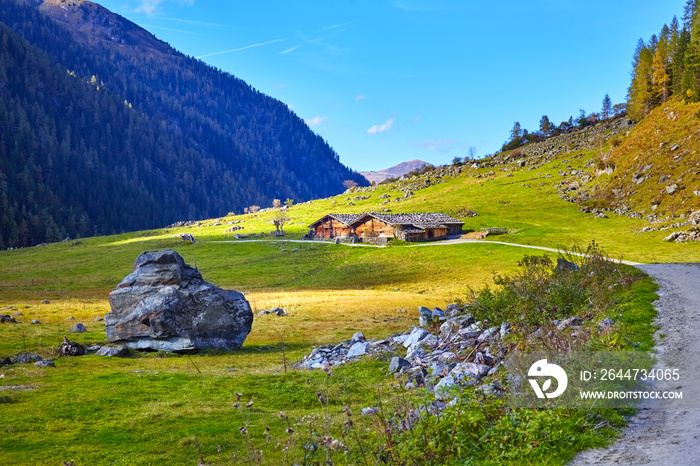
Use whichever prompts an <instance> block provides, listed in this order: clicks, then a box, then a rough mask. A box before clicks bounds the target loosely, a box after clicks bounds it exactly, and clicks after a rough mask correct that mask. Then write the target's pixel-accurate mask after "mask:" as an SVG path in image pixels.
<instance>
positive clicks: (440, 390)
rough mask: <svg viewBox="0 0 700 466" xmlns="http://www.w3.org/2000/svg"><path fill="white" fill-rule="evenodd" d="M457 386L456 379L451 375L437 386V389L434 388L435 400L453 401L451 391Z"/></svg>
mask: <svg viewBox="0 0 700 466" xmlns="http://www.w3.org/2000/svg"><path fill="white" fill-rule="evenodd" d="M455 385H456V381H455V379H454V377H452V376H451V375H448V376H447V377H443V378H442V380H440V381H439V382H438V383H437V384H435V387H434V388H433V393H434V394H435V398H437V399H438V400H442V401H445V400H449V399H451V398H452V396H451V395H450V391H451V389H452V387H454V386H455Z"/></svg>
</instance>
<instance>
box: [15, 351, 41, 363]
mask: <svg viewBox="0 0 700 466" xmlns="http://www.w3.org/2000/svg"><path fill="white" fill-rule="evenodd" d="M43 360H44V358H42V357H41V356H39V355H38V354H34V353H27V352H26V351H25V352H23V353H19V354H18V355H17V356H15V357H14V358H12V364H29V363H30V362H38V361H43Z"/></svg>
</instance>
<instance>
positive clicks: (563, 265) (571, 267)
mask: <svg viewBox="0 0 700 466" xmlns="http://www.w3.org/2000/svg"><path fill="white" fill-rule="evenodd" d="M554 270H555V271H557V272H571V271H575V270H578V265H577V264H575V263H573V262H569V261H568V260H566V259H562V258H561V257H560V258H558V259H557V266H556V267H555V268H554Z"/></svg>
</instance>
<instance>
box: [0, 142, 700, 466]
mask: <svg viewBox="0 0 700 466" xmlns="http://www.w3.org/2000/svg"><path fill="white" fill-rule="evenodd" d="M593 157H595V154H594V153H586V152H582V153H572V154H561V155H559V156H557V157H555V158H554V159H553V160H552V161H550V162H549V163H547V164H545V165H543V166H540V167H538V168H535V169H527V168H519V167H517V168H516V167H515V165H512V166H507V165H506V166H496V167H493V168H478V169H477V168H471V167H466V166H465V167H462V173H461V174H459V175H457V176H454V177H452V176H445V177H442V179H440V182H439V183H436V184H433V185H432V186H430V187H427V188H425V189H420V190H414V191H413V195H412V196H411V198H410V199H406V200H401V201H397V202H389V203H386V204H381V202H382V201H383V199H380V196H381V195H382V194H385V193H387V194H389V195H390V196H391V197H390V199H395V198H399V197H401V196H403V192H402V191H401V190H400V189H399V187H400V186H398V185H396V184H393V185H392V184H389V185H380V186H378V187H377V188H376V189H375V190H373V191H358V192H349V193H345V194H341V195H338V196H335V197H333V198H328V199H321V200H316V201H312V202H308V203H304V204H299V205H293V206H292V207H291V208H290V209H289V211H288V212H287V216H288V217H289V219H290V222H289V223H288V224H287V225H286V226H285V231H286V232H287V236H286V237H285V238H284V239H277V238H275V239H272V238H270V237H264V238H258V239H251V240H246V241H244V240H236V239H234V233H227V232H226V230H227V229H229V228H230V226H231V225H229V223H230V222H233V221H237V222H240V223H236V225H240V226H242V227H243V229H242V230H240V231H239V233H241V234H250V233H260V232H269V231H271V230H273V229H274V227H273V226H272V225H271V223H270V222H271V220H272V219H273V217H274V215H275V212H274V211H273V210H268V211H261V212H256V213H254V214H247V215H239V216H234V215H230V216H226V217H222V218H220V219H209V220H203V221H201V222H199V225H196V226H193V227H189V228H163V229H159V230H150V231H141V232H133V233H125V234H121V235H115V236H107V237H95V238H81V239H71V240H69V241H65V242H62V243H57V244H51V245H46V246H40V247H34V248H26V249H18V250H12V251H2V252H0V307H12V308H13V309H9V310H4V311H0V312H1V313H7V314H12V313H13V312H20V313H21V314H22V315H21V316H16V318H17V319H18V320H19V321H20V322H21V323H20V324H16V325H14V324H3V325H2V326H0V357H4V356H14V355H15V354H17V353H19V352H21V351H30V352H37V353H39V354H40V355H42V356H43V357H46V358H52V359H55V363H56V368H55V369H54V368H45V369H40V368H38V367H35V366H34V365H31V364H30V365H11V366H2V367H0V374H2V378H0V386H2V387H3V388H4V387H14V388H9V389H4V390H0V413H1V414H2V415H1V416H0V432H1V433H2V435H0V459H2V462H3V464H60V462H61V461H71V460H73V461H74V463H75V465H83V464H85V465H88V464H89V465H95V464H123V465H131V464H193V465H195V464H198V462H199V461H200V459H202V458H204V460H205V463H206V464H209V463H211V464H251V463H261V464H328V463H327V460H329V459H330V460H332V461H333V462H334V463H333V464H376V463H377V462H378V461H379V460H380V459H379V458H378V457H374V456H372V455H371V453H370V450H371V448H370V447H371V446H372V445H377V444H379V443H381V442H386V441H387V440H386V439H385V440H382V438H381V436H380V435H379V434H376V432H379V431H381V425H376V424H377V422H379V421H377V420H376V419H375V420H372V419H369V418H365V417H361V416H359V412H360V410H361V408H363V407H367V406H378V405H379V406H386V407H387V409H395V410H401V409H403V408H405V406H406V404H407V403H419V402H420V400H421V399H422V397H423V396H424V394H423V392H422V391H421V390H415V391H411V392H405V391H404V390H403V389H399V388H397V386H398V385H397V381H396V380H395V379H394V378H393V376H390V375H389V374H388V361H387V360H386V359H382V358H378V359H369V360H365V361H362V362H360V363H356V364H352V365H346V366H341V367H338V368H335V369H333V374H332V376H330V377H329V376H328V375H327V374H325V373H324V372H323V371H313V372H311V371H300V370H295V369H292V368H291V367H290V362H292V361H296V360H299V359H300V358H301V357H302V356H303V355H305V354H308V353H309V352H310V351H311V349H312V348H313V347H314V346H318V345H323V344H333V343H338V342H340V341H343V340H346V339H349V338H350V337H351V336H352V334H353V333H355V332H356V331H362V332H364V333H365V335H366V336H367V337H368V338H376V339H380V338H384V337H387V336H389V335H391V334H393V333H397V332H403V331H406V330H407V329H409V328H410V326H412V325H417V319H418V314H417V308H418V306H427V307H435V306H439V307H444V306H445V305H447V304H450V303H453V302H456V301H458V300H460V301H467V300H468V299H469V297H470V296H471V291H472V290H479V289H481V288H482V287H484V286H485V285H490V286H492V287H493V284H494V273H496V274H508V273H512V272H513V271H515V270H517V269H518V263H519V262H520V261H522V259H523V257H524V256H526V255H532V254H539V252H537V251H535V250H532V249H523V248H520V247H517V244H520V245H533V246H542V247H550V248H558V247H562V248H571V247H574V246H578V247H583V248H585V247H586V245H587V244H589V243H590V242H591V241H595V242H596V243H598V244H599V245H600V246H601V247H602V249H604V250H605V251H607V253H608V255H609V256H610V257H611V258H613V259H619V258H623V259H625V260H630V261H637V262H686V261H698V260H700V246H699V245H698V244H697V243H692V244H691V243H689V244H676V243H666V242H663V241H662V239H663V237H664V236H666V235H667V234H668V233H669V232H665V231H654V232H649V233H642V232H641V230H642V228H644V227H645V226H647V225H648V222H647V221H645V220H642V219H633V218H628V217H626V216H618V215H616V214H614V213H611V212H609V213H608V216H609V217H610V218H607V219H598V218H595V217H594V216H593V215H591V214H585V213H582V212H580V211H579V208H580V206H579V205H577V204H573V203H570V202H567V201H565V200H562V199H560V198H559V195H558V194H557V189H558V184H559V183H560V182H561V181H562V180H564V179H565V176H562V175H560V173H561V172H563V171H567V170H571V169H583V168H584V165H585V164H586V162H588V161H589V160H590V159H591V158H593ZM504 169H507V171H505V170H504ZM490 173H492V174H490ZM479 175H481V177H479ZM508 175H512V176H508ZM426 176H428V177H429V176H430V174H427V175H424V177H426ZM604 176H605V175H603V177H604ZM598 181H602V180H597V181H596V182H598ZM358 196H369V198H368V199H364V200H354V198H355V197H358ZM350 202H352V203H354V205H348V203H350ZM384 208H389V209H391V211H393V212H412V211H423V212H432V211H436V212H446V213H449V214H452V215H454V216H457V217H460V215H461V213H462V212H465V211H467V210H471V211H475V212H476V213H477V216H476V217H466V218H463V220H464V221H465V230H467V231H475V230H479V229H481V228H488V227H505V228H508V229H509V233H508V234H507V235H503V236H498V237H495V238H494V239H496V240H498V241H503V242H507V243H512V244H513V245H512V246H509V245H501V244H493V243H489V242H487V241H482V242H470V243H463V244H449V245H439V244H434V245H420V246H417V245H411V244H394V245H390V246H388V247H384V248H380V247H368V246H352V247H351V246H348V245H335V244H329V243H328V244H321V243H315V242H296V241H293V240H298V239H299V238H300V237H301V235H302V234H303V233H305V232H306V229H307V226H308V225H309V224H310V223H312V222H313V221H315V220H317V219H319V218H321V217H322V216H323V215H325V214H327V213H359V212H366V211H378V210H380V209H384ZM216 223H220V224H219V225H215V224H216ZM669 223H671V221H669ZM662 225H663V224H662ZM182 233H191V234H193V235H194V237H195V238H196V239H197V243H196V244H184V243H182V242H181V241H180V234H182ZM488 239H490V238H487V240H488ZM166 248H172V249H175V250H177V251H178V252H179V253H180V254H181V255H182V257H183V258H184V259H185V261H186V262H187V263H189V264H191V265H193V266H194V265H196V266H197V268H198V269H199V270H200V271H201V273H202V275H203V277H204V279H205V280H207V281H209V282H211V283H214V284H216V285H218V286H221V287H223V288H232V289H236V290H238V291H241V292H243V293H245V294H246V297H247V299H248V300H249V302H250V304H251V307H252V308H253V310H254V312H255V313H256V314H257V312H258V311H260V310H262V309H269V308H271V307H275V306H278V307H282V308H284V309H285V310H286V311H287V312H288V313H289V316H288V317H273V316H257V315H256V318H255V321H254V323H253V330H252V332H251V333H250V335H249V336H248V339H247V340H246V343H245V345H244V347H243V348H242V349H241V350H239V351H235V352H217V351H213V350H212V351H203V352H200V353H198V354H194V355H173V354H165V353H137V352H132V353H131V354H130V356H129V357H127V358H122V359H116V358H115V359H112V358H103V357H98V356H93V355H90V356H83V357H76V358H60V357H56V349H57V347H58V345H59V344H60V342H61V341H62V339H63V337H64V336H68V337H69V338H70V339H71V340H75V341H78V342H79V343H82V344H83V345H85V346H91V345H103V344H106V343H107V342H106V338H105V333H104V323H103V321H95V318H96V317H104V315H105V314H106V313H107V312H109V303H108V301H107V297H108V294H109V292H110V291H111V290H113V289H114V288H115V287H116V285H117V284H118V283H119V282H120V281H121V279H122V278H123V277H125V276H126V275H127V274H128V273H130V271H131V268H132V265H133V262H134V259H135V258H136V257H137V256H138V255H139V254H140V253H141V252H143V251H147V250H160V249H166ZM548 255H549V256H550V257H552V258H555V256H556V254H554V253H548ZM635 277H636V278H634V280H630V283H629V284H628V286H625V287H619V288H620V292H619V293H620V295H619V296H617V297H616V298H615V299H611V302H612V306H613V307H614V308H615V309H617V311H619V312H622V311H620V309H624V312H625V315H626V316H629V318H628V319H627V320H626V321H624V323H622V324H621V328H620V332H621V333H622V334H624V336H625V339H620V341H623V340H624V341H645V342H647V343H646V345H647V346H649V342H650V341H651V340H650V339H651V334H652V333H653V326H651V325H650V322H651V319H652V318H653V308H651V304H650V303H651V302H652V300H653V299H654V297H655V295H654V289H655V288H654V285H653V284H652V283H651V282H650V280H649V279H644V278H642V277H639V276H638V274H636V275H635ZM46 301H48V303H45V302H46ZM615 306H618V307H615ZM620 306H621V307H620ZM400 309H405V310H406V311H407V312H397V310H400ZM610 312H616V311H615V310H610ZM621 315H622V314H621ZM32 319H36V320H38V321H40V322H41V324H40V325H33V324H31V323H30V322H31V320H32ZM623 320H624V319H623ZM77 322H82V323H83V324H85V325H86V327H87V328H88V332H87V333H83V334H70V333H68V332H67V331H68V328H69V327H70V326H72V325H73V324H75V323H77ZM598 343H600V342H598ZM603 344H604V345H605V344H607V343H605V342H604V343H603ZM18 387H19V388H18ZM317 392H318V393H321V394H322V395H323V397H325V398H321V397H319V395H317ZM237 393H239V394H240V396H237V395H236V394H237ZM239 398H240V399H239ZM465 398H469V397H468V396H465ZM323 400H325V401H323ZM250 401H252V405H250V406H248V404H249V402H250ZM474 403H476V402H474ZM346 406H347V407H349V408H350V409H351V411H352V412H354V413H355V416H354V417H353V419H354V420H355V427H354V430H353V429H349V428H347V426H345V427H343V425H344V424H343V420H344V419H345V417H344V416H347V415H346V414H344V413H343V408H344V407H346ZM460 409H463V410H464V411H463V413H465V414H464V415H463V416H457V417H455V419H454V424H453V425H455V426H457V425H459V426H460V429H462V430H464V432H471V433H472V434H473V436H476V437H475V438H477V440H478V445H482V444H483V445H485V446H484V447H483V449H482V450H480V449H479V448H476V447H474V451H473V452H471V453H470V452H469V451H461V452H460V453H459V455H457V456H454V458H461V459H460V462H461V463H463V464H464V461H466V462H467V463H466V464H469V461H474V462H478V463H479V464H522V463H518V461H520V460H522V458H526V459H528V458H529V460H531V461H533V462H546V463H550V464H562V463H564V462H566V461H567V460H568V459H569V458H571V457H572V456H573V454H574V453H575V452H576V451H579V450H581V449H583V448H588V447H592V446H599V445H603V444H605V443H606V442H609V441H610V439H612V438H614V436H615V435H616V432H617V428H619V427H621V426H622V425H623V424H624V417H623V415H624V414H625V413H618V412H612V411H610V412H606V413H579V412H551V413H545V412H522V413H520V414H518V415H517V416H516V417H512V416H510V417H505V418H504V417H503V416H502V415H498V416H497V415H495V414H493V413H496V412H499V413H501V414H502V410H503V407H502V406H500V405H498V402H497V401H496V402H491V401H484V402H483V403H482V404H481V405H479V404H478V403H477V404H471V405H468V406H463V407H462V408H460ZM280 412H282V413H283V414H282V413H280ZM477 413H478V414H477ZM460 423H463V424H460ZM267 427H269V431H266V430H265V429H266V428H267ZM239 428H244V429H245V430H241V429H239ZM289 430H293V431H294V432H292V433H289V432H288V431H289ZM462 430H460V432H461V431H462ZM318 432H322V433H323V432H325V433H326V434H327V435H329V436H332V437H334V438H342V439H343V440H342V442H344V443H345V444H347V445H349V446H350V447H351V448H352V451H353V454H352V455H349V454H346V453H343V452H340V451H331V450H330V449H328V448H326V449H324V448H321V447H320V446H319V445H321V444H322V441H321V439H320V438H317V436H318V435H319V434H318ZM426 432H427V433H426ZM431 432H432V433H435V430H434V429H433V431H430V430H427V431H424V432H422V433H421V434H420V435H422V436H423V438H424V441H425V442H432V441H433V440H431V439H430V438H428V437H427V436H428V435H432V434H431ZM416 435H418V434H416ZM506 437H507V438H508V439H510V440H506ZM435 438H436V439H437V438H438V437H435ZM415 440H416V438H407V439H404V440H403V441H402V443H401V447H400V448H399V447H398V446H396V449H395V451H396V452H399V451H403V455H404V456H402V458H404V459H406V458H410V457H411V454H412V452H413V453H415V452H416V451H420V444H417V443H415ZM472 440H473V439H465V440H464V442H466V443H464V444H465V445H469V444H473V445H477V443H469V442H472ZM435 441H437V440H435ZM440 441H441V442H442V441H445V439H442V440H440ZM412 442H413V443H412ZM448 443H449V442H448ZM313 445H316V446H315V447H314V446H313ZM363 445H365V449H366V450H367V451H366V452H365V451H364V450H363V448H362V446H363ZM489 445H490V449H489V448H487V447H486V446H489ZM562 445H563V446H562ZM401 448H404V450H401ZM260 450H262V451H263V454H262V456H260V454H259V451H260ZM396 454H397V455H398V453H396ZM455 455H456V453H455ZM446 458H447V457H446ZM450 458H453V457H450ZM470 458H471V460H470ZM445 461H448V460H447V459H445ZM455 461H456V460H455ZM426 462H434V463H435V464H440V461H437V462H436V460H435V459H426ZM448 462H449V461H448ZM395 463H396V464H422V461H420V459H417V460H414V461H413V462H411V461H409V460H405V461H395Z"/></svg>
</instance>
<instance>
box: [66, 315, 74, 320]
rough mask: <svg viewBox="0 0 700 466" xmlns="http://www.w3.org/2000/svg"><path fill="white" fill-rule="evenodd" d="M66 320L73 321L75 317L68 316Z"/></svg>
mask: <svg viewBox="0 0 700 466" xmlns="http://www.w3.org/2000/svg"><path fill="white" fill-rule="evenodd" d="M66 320H75V317H73V316H68V317H66Z"/></svg>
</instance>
